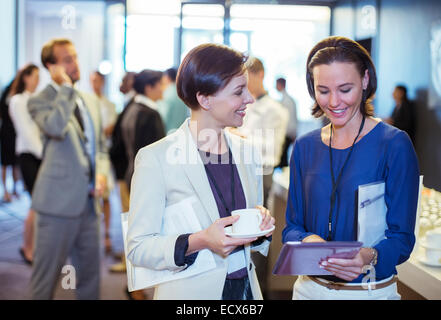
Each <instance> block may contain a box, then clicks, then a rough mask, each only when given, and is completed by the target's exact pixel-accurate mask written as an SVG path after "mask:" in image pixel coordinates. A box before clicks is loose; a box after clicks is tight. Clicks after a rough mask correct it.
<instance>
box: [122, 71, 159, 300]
mask: <svg viewBox="0 0 441 320" xmlns="http://www.w3.org/2000/svg"><path fill="white" fill-rule="evenodd" d="M133 89H134V90H135V92H136V95H135V97H134V98H133V100H132V103H131V104H130V105H129V106H127V107H126V108H127V111H126V112H125V114H124V118H123V119H122V120H121V136H122V139H123V141H124V146H125V152H126V157H127V163H128V165H127V169H126V172H125V179H124V180H125V183H126V185H127V186H128V188H129V195H130V192H131V190H130V185H131V180H132V175H133V170H134V163H135V156H136V154H137V153H138V151H139V150H140V149H141V148H143V147H145V146H148V145H150V144H152V143H154V142H156V141H158V140H160V139H161V138H163V137H164V136H165V128H164V124H163V122H162V118H161V116H160V114H159V112H158V104H157V102H158V101H159V100H161V99H162V97H163V92H164V82H163V73H162V72H160V71H155V70H148V69H146V70H143V71H141V72H139V73H137V74H136V75H135V77H134V82H133ZM127 293H128V297H129V299H134V300H144V299H146V295H145V293H144V291H143V290H138V291H134V292H130V293H129V292H128V291H127Z"/></svg>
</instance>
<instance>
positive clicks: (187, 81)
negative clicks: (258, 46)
mask: <svg viewBox="0 0 441 320" xmlns="http://www.w3.org/2000/svg"><path fill="white" fill-rule="evenodd" d="M246 60H247V57H246V56H244V55H243V54H242V53H240V52H238V51H236V50H234V49H231V48H229V47H227V46H225V45H220V44H213V43H207V44H201V45H199V46H197V47H195V48H193V49H192V50H191V51H190V52H189V53H188V54H187V55H186V56H185V58H184V60H183V61H182V63H181V66H180V67H179V70H178V75H177V77H176V90H177V92H178V96H179V98H181V99H182V101H184V103H185V104H186V105H187V106H188V107H189V108H191V109H194V110H196V109H198V108H199V102H198V100H197V98H196V95H197V93H200V94H202V95H206V96H209V95H213V94H215V93H216V92H218V91H219V90H221V89H223V88H225V86H226V85H227V84H228V82H230V80H231V79H232V78H233V77H235V76H236V75H240V74H243V73H244V72H245V70H246V69H245V65H244V64H245V61H246Z"/></svg>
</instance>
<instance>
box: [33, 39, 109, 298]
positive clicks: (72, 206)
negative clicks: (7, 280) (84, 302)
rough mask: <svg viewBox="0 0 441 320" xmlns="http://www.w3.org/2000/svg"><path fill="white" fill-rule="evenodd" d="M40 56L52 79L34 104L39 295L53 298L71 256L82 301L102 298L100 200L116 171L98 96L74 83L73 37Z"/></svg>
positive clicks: (36, 278)
mask: <svg viewBox="0 0 441 320" xmlns="http://www.w3.org/2000/svg"><path fill="white" fill-rule="evenodd" d="M41 60H42V63H43V65H44V66H45V67H46V68H47V69H48V70H49V72H50V76H51V79H52V81H51V83H50V84H49V85H48V86H46V88H45V89H43V90H42V91H41V92H40V93H39V94H38V95H36V96H35V97H33V98H31V99H30V100H29V103H28V108H29V111H30V113H31V116H32V117H33V119H34V121H35V122H36V123H37V125H38V126H39V128H40V130H41V132H42V134H43V144H44V152H43V159H42V164H41V167H40V171H39V173H38V176H37V180H36V182H35V188H34V192H33V194H32V208H33V209H34V210H35V211H36V212H37V216H36V242H35V253H34V261H33V270H32V277H31V296H32V298H33V299H52V298H53V295H54V289H55V285H56V283H57V280H58V278H59V276H60V272H61V270H62V268H63V266H64V264H65V263H66V260H67V258H68V257H70V258H71V262H72V264H73V267H74V268H75V269H74V270H75V277H74V279H73V280H74V282H75V283H74V284H73V286H72V283H71V284H70V285H71V286H70V288H72V287H75V288H76V295H77V298H78V299H99V284H100V281H99V280H100V261H99V256H100V254H99V219H98V216H97V208H99V205H98V202H97V201H95V199H96V198H98V197H99V196H101V195H102V192H103V190H104V188H105V187H106V179H105V172H107V170H108V168H109V161H108V157H107V155H106V152H105V139H104V135H103V131H102V129H101V116H100V110H99V105H98V103H99V102H98V100H97V99H96V98H95V97H93V96H91V95H86V94H84V93H80V92H79V91H78V90H76V89H75V88H74V84H75V82H77V81H78V80H79V79H80V70H79V66H78V59H77V53H76V50H75V47H74V45H73V44H72V42H71V41H70V40H68V39H53V40H51V41H49V42H48V43H46V44H45V45H44V47H43V49H42V53H41Z"/></svg>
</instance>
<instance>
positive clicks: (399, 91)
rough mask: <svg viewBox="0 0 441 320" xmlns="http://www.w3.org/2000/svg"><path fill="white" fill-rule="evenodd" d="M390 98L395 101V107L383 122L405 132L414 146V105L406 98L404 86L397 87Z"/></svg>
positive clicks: (415, 122)
mask: <svg viewBox="0 0 441 320" xmlns="http://www.w3.org/2000/svg"><path fill="white" fill-rule="evenodd" d="M392 97H393V98H394V101H395V107H394V110H393V112H392V115H391V116H390V118H388V119H386V120H385V121H386V122H387V123H389V124H391V125H393V126H394V127H397V128H398V129H400V130H403V131H405V132H406V133H407V134H408V135H409V137H410V139H411V140H412V143H413V145H414V146H415V133H416V124H417V120H416V110H415V105H414V103H413V102H412V101H410V100H409V99H408V98H407V88H406V86H404V85H397V86H396V87H395V89H394V91H393V93H392Z"/></svg>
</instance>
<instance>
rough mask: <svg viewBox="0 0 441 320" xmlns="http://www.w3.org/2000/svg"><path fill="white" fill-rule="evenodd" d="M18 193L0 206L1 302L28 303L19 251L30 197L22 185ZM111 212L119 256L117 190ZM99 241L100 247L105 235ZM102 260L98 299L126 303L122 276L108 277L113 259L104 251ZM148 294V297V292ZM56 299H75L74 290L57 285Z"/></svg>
mask: <svg viewBox="0 0 441 320" xmlns="http://www.w3.org/2000/svg"><path fill="white" fill-rule="evenodd" d="M7 182H8V186H10V184H11V181H9V180H8V181H7ZM10 187H11V186H10ZM10 189H11V188H9V190H10ZM18 190H19V193H20V197H19V198H18V199H17V198H14V199H13V201H12V202H10V203H4V202H0V300H4V299H13V300H16V299H29V290H28V286H29V280H30V277H31V272H32V270H31V267H30V266H28V265H27V264H25V263H24V261H23V259H22V258H21V256H20V254H19V248H20V246H21V245H22V241H23V240H22V239H23V222H24V219H25V218H26V215H27V212H28V208H29V206H30V197H29V196H28V194H27V192H26V191H24V190H23V187H22V184H21V183H19V185H18ZM2 197H3V186H0V199H1V198H2ZM111 210H112V218H111V227H110V229H111V230H110V232H111V237H112V241H113V249H114V251H115V252H121V251H122V249H123V243H122V235H121V224H120V220H119V212H120V203H119V198H118V196H117V190H114V191H113V193H112V195H111ZM102 226H103V224H102ZM102 229H103V227H102V228H101V230H102ZM101 239H102V243H103V242H104V233H103V235H102V237H101ZM101 258H102V259H101V261H102V262H101V299H106V300H114V299H118V300H119V299H127V296H126V293H125V288H126V284H127V278H126V275H125V273H111V272H109V271H108V268H109V266H110V265H112V264H114V263H115V262H118V261H116V260H115V259H114V258H113V257H112V256H106V255H105V254H104V249H103V250H102V255H101ZM147 293H148V294H150V292H147ZM55 299H75V293H74V290H70V289H67V290H66V289H63V288H62V287H61V285H60V284H59V285H58V287H57V289H56V291H55Z"/></svg>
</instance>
